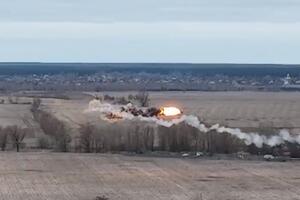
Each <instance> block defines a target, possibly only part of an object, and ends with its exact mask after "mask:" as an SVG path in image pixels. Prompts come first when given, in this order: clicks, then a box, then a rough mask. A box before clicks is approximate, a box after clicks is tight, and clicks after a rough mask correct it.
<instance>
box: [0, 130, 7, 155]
mask: <svg viewBox="0 0 300 200" xmlns="http://www.w3.org/2000/svg"><path fill="white" fill-rule="evenodd" d="M7 140H8V133H7V130H6V129H5V128H2V127H0V147H1V151H5V149H6V144H7Z"/></svg>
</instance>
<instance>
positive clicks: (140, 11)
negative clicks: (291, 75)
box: [0, 0, 300, 64]
mask: <svg viewBox="0 0 300 200" xmlns="http://www.w3.org/2000/svg"><path fill="white" fill-rule="evenodd" d="M299 10H300V1H298V0H268V1H260V0H244V1H240V0H201V1H199V0H188V1H186V0H147V1H141V0H126V1H124V0H110V1H104V0H89V1H84V0H72V1H71V0H27V1H23V0H14V1H12V0H2V1H1V2H0V44H1V45H0V61H1V62H172V63H174V62H185V63H278V64H299V63H300V56H299V49H300V12H299Z"/></svg>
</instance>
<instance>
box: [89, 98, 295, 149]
mask: <svg viewBox="0 0 300 200" xmlns="http://www.w3.org/2000/svg"><path fill="white" fill-rule="evenodd" d="M130 106H132V105H131V104H128V105H127V106H125V107H130ZM123 107H124V106H123ZM120 110H121V107H120V106H119V105H111V104H109V103H102V102H100V101H99V100H92V101H91V102H90V103H89V108H88V109H87V110H86V111H85V112H97V113H99V114H100V116H101V118H102V119H103V120H108V121H110V119H108V118H107V117H106V116H107V114H108V113H109V114H113V115H115V116H118V117H120V118H122V119H125V120H134V119H137V120H140V121H145V122H153V123H156V124H157V125H160V126H164V127H171V126H172V125H175V124H179V123H182V122H184V123H186V124H188V125H190V126H192V127H194V128H197V129H198V130H199V131H201V132H204V133H208V132H209V131H216V132H218V133H228V134H231V135H233V136H235V137H237V138H239V139H241V140H243V141H244V142H245V144H246V145H251V144H254V145H255V146H257V147H258V148H261V147H262V146H263V145H264V144H266V145H269V146H276V145H280V144H283V143H284V142H291V143H298V144H300V135H298V136H292V135H291V134H290V133H289V131H288V130H286V129H283V130H280V132H279V134H278V135H273V136H265V135H260V134H258V133H245V132H242V131H241V130H240V129H238V128H228V127H224V126H220V125H219V124H215V125H213V126H211V127H206V125H205V124H203V123H201V121H200V120H199V118H198V117H197V116H194V115H182V116H180V117H179V118H174V119H170V120H164V119H161V118H157V117H143V116H134V115H132V114H131V113H128V112H121V111H120Z"/></svg>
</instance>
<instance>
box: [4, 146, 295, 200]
mask: <svg viewBox="0 0 300 200" xmlns="http://www.w3.org/2000/svg"><path fill="white" fill-rule="evenodd" d="M299 171H300V162H285V163H279V162H264V161H237V160H236V161H234V160H202V159H200V160H197V159H179V158H153V157H129V156H122V155H111V154H104V155H103V154H71V153H70V154H68V153H67V154H64V153H13V152H8V153H0V184H1V187H0V199H11V200H21V199H22V200H24V199H26V200H89V199H91V200H92V199H94V198H95V197H96V196H98V195H100V196H101V195H105V196H107V197H109V199H110V200H114V199H128V200H129V199H130V200H141V199H143V200H156V199H157V200H159V199H160V200H170V199H174V200H175V199H176V200H196V199H198V200H202V199H203V200H208V199H211V200H218V199H222V200H262V199H263V200H277V199H280V200H298V199H300V188H299V185H300V173H299Z"/></svg>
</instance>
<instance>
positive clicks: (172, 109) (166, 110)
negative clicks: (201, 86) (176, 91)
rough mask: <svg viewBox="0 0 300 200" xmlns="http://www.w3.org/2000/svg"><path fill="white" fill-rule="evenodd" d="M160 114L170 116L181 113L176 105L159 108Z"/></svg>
mask: <svg viewBox="0 0 300 200" xmlns="http://www.w3.org/2000/svg"><path fill="white" fill-rule="evenodd" d="M160 114H161V115H164V116H167V117H170V116H177V115H180V114H181V110H180V109H179V108H176V107H162V108H161V109H160Z"/></svg>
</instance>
